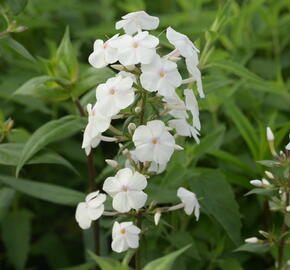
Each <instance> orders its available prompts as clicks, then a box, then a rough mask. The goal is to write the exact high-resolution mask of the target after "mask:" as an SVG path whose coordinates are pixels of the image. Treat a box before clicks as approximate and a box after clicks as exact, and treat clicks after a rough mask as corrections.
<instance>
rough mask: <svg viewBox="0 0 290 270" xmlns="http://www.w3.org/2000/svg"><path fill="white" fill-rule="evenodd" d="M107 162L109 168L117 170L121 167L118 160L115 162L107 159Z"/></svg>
mask: <svg viewBox="0 0 290 270" xmlns="http://www.w3.org/2000/svg"><path fill="white" fill-rule="evenodd" d="M105 161H106V163H107V164H108V165H109V166H111V167H113V168H115V169H116V168H118V167H119V163H118V162H117V161H116V160H113V159H106V160H105Z"/></svg>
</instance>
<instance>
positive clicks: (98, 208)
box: [75, 191, 107, 230]
mask: <svg viewBox="0 0 290 270" xmlns="http://www.w3.org/2000/svg"><path fill="white" fill-rule="evenodd" d="M106 197H107V196H106V195H105V194H102V193H100V192H99V191H96V192H92V193H90V194H88V195H87V197H86V199H85V202H80V203H79V204H78V206H77V209H76V214H75V218H76V221H77V222H78V224H79V226H80V227H81V228H82V229H83V230H85V229H88V228H89V227H90V226H91V223H92V221H93V220H97V219H98V218H100V217H101V215H102V214H103V212H104V202H105V200H106Z"/></svg>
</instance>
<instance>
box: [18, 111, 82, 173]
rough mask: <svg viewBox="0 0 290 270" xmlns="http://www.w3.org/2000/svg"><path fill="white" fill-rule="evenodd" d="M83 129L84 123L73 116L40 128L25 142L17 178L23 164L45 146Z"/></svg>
mask: <svg viewBox="0 0 290 270" xmlns="http://www.w3.org/2000/svg"><path fill="white" fill-rule="evenodd" d="M83 127H84V121H83V119H81V118H76V117H74V116H65V117H63V118H61V119H58V120H53V121H50V122H48V123H46V124H45V125H43V126H41V127H40V128H39V129H38V130H36V131H35V132H34V134H33V135H32V136H31V137H30V138H29V140H28V141H27V142H26V144H25V146H24V148H23V150H22V153H21V154H20V158H19V161H18V165H17V168H16V175H17V176H18V174H19V172H20V170H21V168H22V167H23V166H24V164H25V163H26V162H27V161H28V160H29V159H30V158H32V157H33V156H34V155H35V154H36V153H37V152H38V151H40V150H41V149H43V148H44V147H45V146H46V145H48V144H50V143H52V142H56V141H59V140H62V139H64V138H67V137H70V136H72V135H74V134H75V133H77V132H78V131H80V130H81V129H82V128H83Z"/></svg>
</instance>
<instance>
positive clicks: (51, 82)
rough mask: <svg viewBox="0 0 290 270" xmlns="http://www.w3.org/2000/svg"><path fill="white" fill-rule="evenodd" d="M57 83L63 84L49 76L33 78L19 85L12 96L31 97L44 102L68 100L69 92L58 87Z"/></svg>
mask: <svg viewBox="0 0 290 270" xmlns="http://www.w3.org/2000/svg"><path fill="white" fill-rule="evenodd" d="M58 82H61V83H63V82H62V80H61V79H59V78H53V77H50V76H38V77H34V78H32V79H30V80H28V81H27V82H25V83H24V84H23V85H21V86H20V87H19V88H18V89H17V90H16V91H15V92H14V95H22V96H31V97H34V98H39V99H43V100H45V101H61V100H65V99H68V98H69V97H70V93H69V91H68V90H66V89H65V88H63V87H62V86H60V85H59V84H58Z"/></svg>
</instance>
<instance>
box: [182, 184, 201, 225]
mask: <svg viewBox="0 0 290 270" xmlns="http://www.w3.org/2000/svg"><path fill="white" fill-rule="evenodd" d="M177 196H178V197H179V198H180V200H181V201H182V203H183V204H184V211H185V213H186V214H187V215H191V214H192V212H193V210H194V215H195V217H196V220H198V218H199V213H200V205H199V202H198V200H197V198H196V196H195V194H194V193H193V192H191V191H189V190H187V189H185V188H183V187H180V188H179V189H178V190H177Z"/></svg>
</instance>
